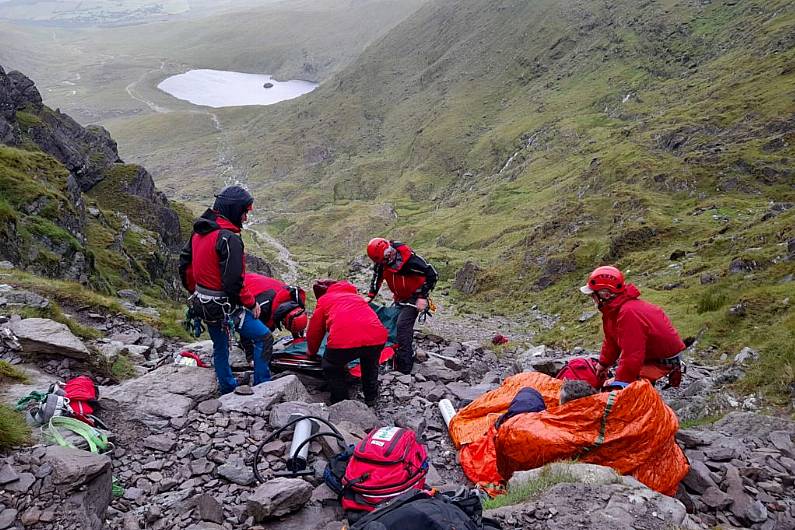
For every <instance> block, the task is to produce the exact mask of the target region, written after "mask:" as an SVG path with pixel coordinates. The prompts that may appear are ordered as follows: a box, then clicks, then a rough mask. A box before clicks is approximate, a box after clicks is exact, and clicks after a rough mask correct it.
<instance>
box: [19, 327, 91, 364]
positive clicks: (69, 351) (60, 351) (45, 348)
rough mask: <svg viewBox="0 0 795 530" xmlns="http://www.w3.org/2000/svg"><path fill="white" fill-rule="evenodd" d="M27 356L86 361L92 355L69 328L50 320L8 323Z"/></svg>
mask: <svg viewBox="0 0 795 530" xmlns="http://www.w3.org/2000/svg"><path fill="white" fill-rule="evenodd" d="M8 327H9V329H11V331H13V332H14V335H16V336H17V338H18V339H19V343H20V344H21V345H22V351H23V352H25V353H27V354H36V353H46V354H51V355H63V356H66V357H72V358H74V359H80V360H85V359H87V358H88V357H89V356H90V355H91V354H90V352H89V351H88V348H86V345H85V344H83V341H81V340H80V339H78V338H77V337H75V336H74V335H73V334H72V332H71V331H69V328H68V327H66V326H65V325H64V324H61V323H60V322H56V321H54V320H50V319H48V318H25V319H22V320H17V321H12V322H9V323H8Z"/></svg>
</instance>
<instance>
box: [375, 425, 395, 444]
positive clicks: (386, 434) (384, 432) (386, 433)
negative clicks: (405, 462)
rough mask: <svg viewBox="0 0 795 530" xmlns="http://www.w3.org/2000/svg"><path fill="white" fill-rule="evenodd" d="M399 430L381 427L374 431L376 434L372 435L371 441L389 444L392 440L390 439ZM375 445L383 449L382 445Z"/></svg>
mask: <svg viewBox="0 0 795 530" xmlns="http://www.w3.org/2000/svg"><path fill="white" fill-rule="evenodd" d="M399 430H400V427H381V428H380V429H378V431H376V433H375V434H374V435H373V437H372V438H371V440H373V441H375V440H381V441H383V442H389V441H391V440H392V438H394V437H395V435H396V434H397V432H398V431H399ZM376 445H381V446H382V447H383V444H376Z"/></svg>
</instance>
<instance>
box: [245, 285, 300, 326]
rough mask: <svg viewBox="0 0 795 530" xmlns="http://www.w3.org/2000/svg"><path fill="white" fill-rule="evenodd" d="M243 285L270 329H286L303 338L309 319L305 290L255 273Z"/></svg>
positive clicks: (261, 318)
mask: <svg viewBox="0 0 795 530" xmlns="http://www.w3.org/2000/svg"><path fill="white" fill-rule="evenodd" d="M244 285H245V286H246V289H248V291H249V292H250V293H251V294H252V295H253V296H254V298H255V299H256V301H257V305H258V306H259V307H260V315H259V319H260V320H261V321H262V323H263V324H265V325H266V326H268V329H270V330H275V329H282V327H285V328H286V329H287V331H289V332H290V333H292V335H293V338H296V339H297V338H298V337H303V336H304V331H305V330H306V324H307V321H308V318H307V316H306V309H305V307H306V295H305V294H304V291H303V290H301V289H299V288H298V287H295V286H292V285H288V284H286V283H284V282H283V281H281V280H277V279H276V278H269V277H267V276H263V275H262V274H257V273H255V272H247V273H246V275H245V278H244Z"/></svg>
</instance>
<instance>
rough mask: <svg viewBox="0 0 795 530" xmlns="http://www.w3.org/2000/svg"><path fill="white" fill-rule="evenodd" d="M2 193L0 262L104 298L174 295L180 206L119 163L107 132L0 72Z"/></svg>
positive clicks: (185, 220)
mask: <svg viewBox="0 0 795 530" xmlns="http://www.w3.org/2000/svg"><path fill="white" fill-rule="evenodd" d="M0 188H2V190H3V194H2V198H0V233H2V235H3V238H2V242H0V259H3V260H8V261H11V262H12V264H14V265H16V266H17V267H19V268H22V269H24V270H27V271H29V272H33V273H36V274H39V275H42V276H48V277H50V278H56V279H67V280H75V281H79V282H80V283H82V284H89V285H92V286H93V287H95V288H96V289H98V290H102V291H105V292H113V293H115V292H116V290H118V289H123V288H128V287H136V288H139V289H142V290H144V291H145V292H147V293H149V294H151V295H152V296H155V297H162V296H163V295H164V294H174V293H175V292H176V291H177V290H178V288H179V282H178V280H177V279H176V274H175V270H174V267H175V263H174V259H175V251H176V250H177V249H178V248H179V247H180V245H181V244H182V241H183V240H184V235H185V234H184V233H183V230H184V229H185V230H186V229H187V228H188V227H189V226H190V224H189V223H190V218H189V216H188V215H187V212H186V210H185V209H184V207H181V206H179V205H174V204H172V203H169V201H168V200H167V199H166V198H165V196H164V195H163V194H162V193H161V192H159V191H158V190H157V189H156V188H155V186H154V182H153V181H152V177H151V176H150V175H149V173H147V172H146V170H145V169H143V168H141V167H140V166H136V165H132V164H124V163H123V162H122V160H121V159H120V158H119V155H118V152H117V151H116V143H115V142H114V141H113V139H112V138H110V136H109V135H108V133H107V131H105V130H104V129H102V128H99V127H93V128H83V127H81V126H80V125H78V124H77V122H75V121H74V120H72V119H71V118H70V117H69V116H67V115H65V114H61V113H60V112H59V111H53V110H52V109H50V108H49V107H47V106H45V105H43V104H42V101H41V96H40V94H39V92H38V90H37V89H36V87H35V86H34V84H33V82H32V81H31V80H30V79H28V78H27V77H25V76H24V75H23V74H21V73H19V72H16V71H13V72H9V73H8V74H6V73H5V72H4V71H3V69H2V68H0Z"/></svg>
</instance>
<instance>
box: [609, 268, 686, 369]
mask: <svg viewBox="0 0 795 530" xmlns="http://www.w3.org/2000/svg"><path fill="white" fill-rule="evenodd" d="M639 296H640V291H639V290H638V289H637V287H635V286H634V285H632V284H629V285H627V288H626V291H625V292H624V293H623V294H621V295H619V296H618V297H616V298H615V299H613V300H611V301H610V302H608V303H607V304H605V305H604V306H602V307H601V308H600V311H601V312H602V324H603V326H604V332H605V340H604V342H603V343H602V353H601V355H600V356H599V362H600V363H601V364H602V365H604V366H612V365H613V363H615V362H616V360H618V369H617V370H616V380H617V381H621V382H623V383H631V382H633V381H635V380H636V379H637V378H638V374H640V369H641V368H642V367H643V365H644V364H645V363H647V362H650V361H654V360H655V359H666V358H668V357H673V356H674V355H676V354H677V353H679V352H681V351H682V350H684V349H685V343H684V342H682V339H681V338H680V337H679V333H678V332H677V331H676V328H674V326H673V324H671V321H670V320H669V319H668V315H666V314H665V312H664V311H663V310H662V309H660V308H659V307H657V306H656V305H654V304H651V303H649V302H646V301H645V300H639V299H638V297H639ZM619 357H620V358H619Z"/></svg>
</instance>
